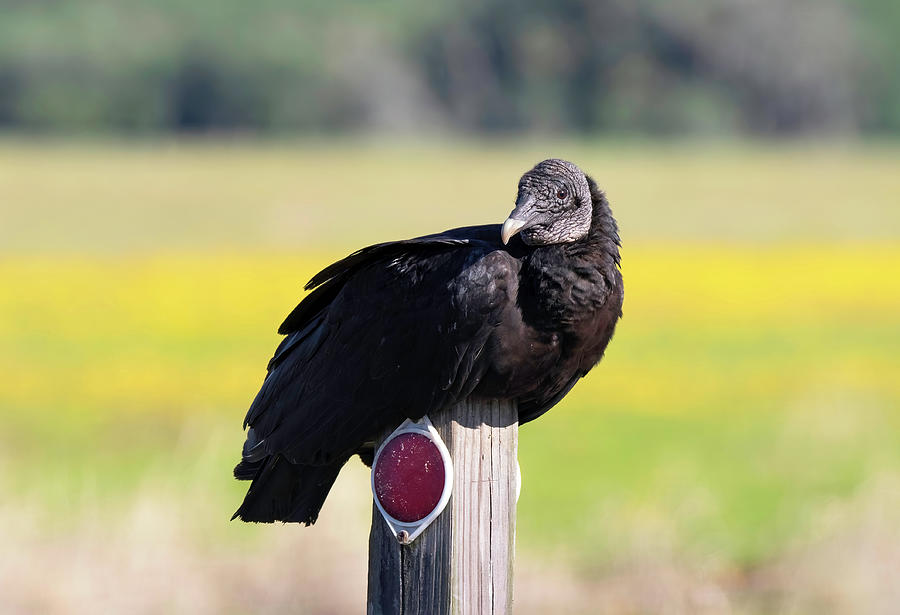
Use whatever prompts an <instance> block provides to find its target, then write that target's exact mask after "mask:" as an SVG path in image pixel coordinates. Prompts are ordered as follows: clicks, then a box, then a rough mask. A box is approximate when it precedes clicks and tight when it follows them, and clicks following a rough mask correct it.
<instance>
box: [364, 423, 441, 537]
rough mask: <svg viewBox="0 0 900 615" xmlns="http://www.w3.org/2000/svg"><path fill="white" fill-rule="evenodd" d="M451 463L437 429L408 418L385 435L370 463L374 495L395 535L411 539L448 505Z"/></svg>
mask: <svg viewBox="0 0 900 615" xmlns="http://www.w3.org/2000/svg"><path fill="white" fill-rule="evenodd" d="M452 489H453V462H452V461H451V460H450V451H448V450H447V446H446V445H445V444H444V441H443V440H441V436H440V435H439V434H438V432H437V429H435V428H434V425H432V424H431V421H430V420H428V417H427V416H425V417H422V419H421V420H419V421H411V420H409V419H407V420H406V421H404V422H403V423H402V424H401V425H400V427H398V428H397V429H395V430H394V432H393V433H392V434H391V435H390V436H388V437H387V438H386V439H385V441H384V442H382V444H381V446H380V447H378V451H377V452H376V453H375V460H374V461H373V462H372V495H374V496H375V505H376V506H377V507H378V510H379V511H381V515H382V516H383V517H384V520H385V521H386V522H387V524H388V527H389V528H391V532H392V533H393V534H394V536H395V537H396V538H397V540H399V541H400V542H401V543H403V544H409V543H410V542H412V541H413V540H415V539H416V538H417V537H418V536H419V535H420V534H421V533H422V532H423V531H425V528H426V527H428V526H429V525H430V524H431V522H432V521H434V520H435V519H436V518H437V516H438V515H440V514H441V512H442V511H443V510H444V507H446V506H447V502H449V501H450V492H451V491H452Z"/></svg>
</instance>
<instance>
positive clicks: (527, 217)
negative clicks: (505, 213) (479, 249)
mask: <svg viewBox="0 0 900 615" xmlns="http://www.w3.org/2000/svg"><path fill="white" fill-rule="evenodd" d="M592 215H593V202H592V201H591V189H590V187H589V186H588V179H587V176H585V174H584V173H582V171H581V169H579V168H578V167H576V166H575V165H574V164H572V163H571V162H567V161H565V160H559V159H558V158H550V159H549V160H544V161H543V162H539V163H537V164H536V165H535V167H534V168H533V169H531V170H530V171H528V172H527V173H525V175H523V176H522V179H520V180H519V193H518V195H517V196H516V208H515V209H513V210H512V213H511V214H509V218H507V219H506V222H504V223H503V228H502V230H501V231H500V237H501V239H502V240H503V243H504V244H505V243H508V242H509V240H510V238H511V237H512V236H513V235H515V234H516V233H520V234H521V236H522V241H524V242H525V243H526V244H528V245H532V246H539V245H547V244H551V243H571V242H573V241H578V240H579V239H581V238H583V237H585V236H586V235H587V234H588V232H589V231H590V230H591V217H592Z"/></svg>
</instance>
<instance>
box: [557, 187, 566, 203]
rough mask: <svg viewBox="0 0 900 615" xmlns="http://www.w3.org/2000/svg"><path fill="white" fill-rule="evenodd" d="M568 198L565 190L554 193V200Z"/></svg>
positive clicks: (561, 189)
mask: <svg viewBox="0 0 900 615" xmlns="http://www.w3.org/2000/svg"><path fill="white" fill-rule="evenodd" d="M568 196H569V191H568V190H566V189H565V188H560V189H559V190H557V191H556V198H558V199H559V200H560V201H564V200H566V198H567V197H568Z"/></svg>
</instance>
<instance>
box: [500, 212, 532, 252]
mask: <svg viewBox="0 0 900 615" xmlns="http://www.w3.org/2000/svg"><path fill="white" fill-rule="evenodd" d="M527 224H528V223H527V222H525V221H524V220H516V219H515V218H513V217H512V216H510V217H509V218H507V219H506V222H504V223H503V228H501V229H500V239H502V240H503V245H504V246H505V245H506V244H508V243H509V240H510V239H512V236H513V235H515V234H516V233H518V232H519V231H521V230H522V229H523V228H525V226H526V225H527Z"/></svg>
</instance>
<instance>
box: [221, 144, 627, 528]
mask: <svg viewBox="0 0 900 615" xmlns="http://www.w3.org/2000/svg"><path fill="white" fill-rule="evenodd" d="M306 289H307V290H311V291H312V292H310V293H309V294H308V295H307V296H306V297H305V298H304V299H303V300H302V301H301V302H300V304H299V305H298V306H297V307H296V308H294V310H293V311H292V312H291V313H290V314H289V315H288V317H287V318H286V319H285V321H284V322H283V323H282V324H281V327H280V328H279V329H278V332H279V333H281V334H283V335H286V336H287V337H285V338H284V340H282V342H281V344H280V345H279V346H278V348H277V349H276V351H275V356H273V357H272V359H271V360H270V361H269V365H268V373H267V375H266V378H265V380H264V381H263V384H262V388H261V389H260V391H259V393H258V394H257V395H256V398H255V399H254V400H253V403H252V405H251V406H250V409H249V411H248V412H247V417H246V419H245V420H244V427H245V428H246V427H248V426H249V430H248V431H247V440H246V442H245V443H244V448H243V456H242V459H241V462H240V463H239V464H238V465H237V467H236V468H235V469H234V475H235V477H236V478H238V479H243V480H252V481H253V482H252V483H251V485H250V489H249V490H248V492H247V495H246V497H245V498H244V501H243V503H242V504H241V506H240V508H239V509H238V511H237V512H236V513H235V514H234V517H240V518H241V519H243V520H244V521H258V522H273V521H285V522H287V521H294V522H300V523H305V524H307V525H309V524H312V523H314V522H315V521H316V517H317V516H318V514H319V510H320V509H321V507H322V504H323V503H324V501H325V497H326V496H327V495H328V491H329V490H330V489H331V485H332V484H333V483H334V481H335V479H336V478H337V475H338V473H339V472H340V469H341V467H342V466H343V465H344V463H346V462H347V460H348V459H349V458H350V457H351V456H353V455H354V454H359V455H360V457H361V458H362V459H363V460H364V462H366V463H368V464H371V458H372V452H373V450H372V449H373V445H374V438H375V437H376V436H377V435H378V434H380V433H383V432H384V431H385V430H386V429H388V428H389V427H394V426H396V425H399V424H400V423H401V422H402V421H403V420H404V419H405V418H412V419H415V420H417V419H419V418H421V417H422V416H423V415H425V414H433V413H436V412H440V411H441V410H442V409H445V408H448V407H449V406H451V405H453V404H455V403H457V402H459V401H461V400H462V399H464V398H466V397H468V396H476V397H481V398H492V399H515V400H516V401H517V403H518V409H519V421H520V422H521V423H526V422H528V421H531V420H533V419H535V418H537V417H538V416H540V415H541V414H543V413H544V412H546V411H547V410H548V409H550V408H551V407H552V406H554V405H555V404H556V403H557V402H558V401H559V400H560V399H562V398H563V396H565V395H566V393H568V392H569V390H571V388H572V387H573V386H574V385H575V383H576V382H577V381H578V380H579V379H580V378H581V377H583V376H584V375H585V374H586V373H587V372H588V371H589V370H590V369H591V368H592V367H593V366H594V365H595V364H596V363H597V362H598V361H599V360H600V358H601V357H602V356H603V352H604V350H605V349H606V346H607V344H608V343H609V340H610V338H611V337H612V335H613V330H614V328H615V326H616V322H617V321H618V319H619V318H620V317H621V315H622V298H623V287H622V275H621V272H620V270H619V235H618V227H617V225H616V221H615V219H614V218H613V216H612V212H611V211H610V208H609V203H608V202H607V199H606V196H605V195H604V193H603V192H602V191H601V190H600V189H599V188H598V187H597V184H596V183H595V182H594V180H593V179H591V178H590V177H588V176H586V175H585V174H584V173H583V172H582V171H581V170H579V169H578V167H576V166H575V165H574V164H572V163H570V162H566V161H564V160H558V159H550V160H544V161H543V162H540V163H538V164H537V165H536V166H535V167H534V168H533V169H531V170H530V171H528V172H527V173H525V174H524V175H523V176H522V178H521V179H520V180H519V187H518V195H517V197H516V204H515V209H513V211H512V213H511V214H510V215H509V217H508V218H507V220H506V221H505V222H504V223H503V224H502V225H499V224H493V225H485V226H471V227H465V228H458V229H453V230H449V231H446V232H443V233H438V234H435V235H427V236H425V237H418V238H415V239H408V240H405V241H392V242H388V243H380V244H377V245H373V246H369V247H367V248H363V249H361V250H358V251H357V252H354V253H353V254H351V255H350V256H348V257H346V258H344V259H343V260H341V261H338V262H336V263H334V264H333V265H329V266H328V267H326V268H325V269H323V270H322V271H320V272H319V273H318V274H316V276H315V277H313V279H312V280H310V281H309V283H308V284H307V285H306ZM234 517H233V518H234Z"/></svg>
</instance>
